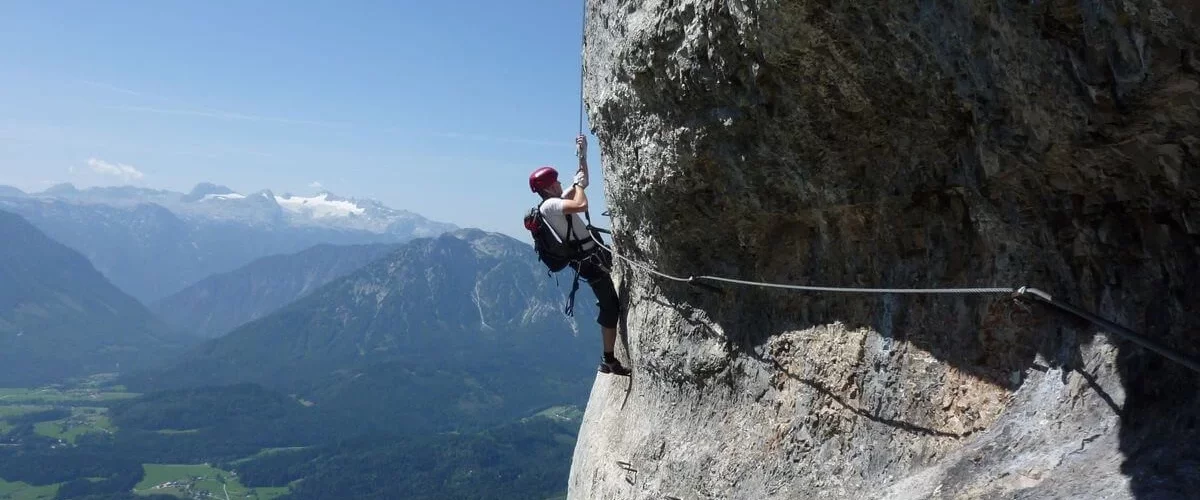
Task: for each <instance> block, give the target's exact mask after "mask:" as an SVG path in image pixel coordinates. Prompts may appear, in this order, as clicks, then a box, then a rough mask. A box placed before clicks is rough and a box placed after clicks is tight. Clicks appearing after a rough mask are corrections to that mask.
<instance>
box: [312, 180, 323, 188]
mask: <svg viewBox="0 0 1200 500" xmlns="http://www.w3.org/2000/svg"><path fill="white" fill-rule="evenodd" d="M308 187H310V188H316V189H321V188H323V187H325V186H323V185H322V184H321V183H320V182H319V181H312V184H309V185H308Z"/></svg>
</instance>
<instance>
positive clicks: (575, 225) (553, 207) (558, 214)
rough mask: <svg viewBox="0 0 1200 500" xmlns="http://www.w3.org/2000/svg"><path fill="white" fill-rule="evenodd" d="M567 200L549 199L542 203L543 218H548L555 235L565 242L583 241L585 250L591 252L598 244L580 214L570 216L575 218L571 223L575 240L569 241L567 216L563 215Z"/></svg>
mask: <svg viewBox="0 0 1200 500" xmlns="http://www.w3.org/2000/svg"><path fill="white" fill-rule="evenodd" d="M566 201H567V200H564V199H562V198H547V199H546V201H544V202H542V206H541V209H540V210H541V212H542V216H543V217H545V218H546V222H549V223H550V228H551V229H553V230H554V234H556V235H558V237H559V238H560V239H563V240H565V241H570V240H581V241H583V242H584V243H583V247H582V248H583V249H584V250H591V249H592V248H594V247H595V246H596V242H594V241H592V237H591V236H590V235H589V234H588V230H587V223H586V222H584V221H583V218H581V217H579V214H570V217H572V218H573V220H572V221H571V233H572V234H573V235H574V238H570V239H567V238H565V236H566V235H567V217H568V216H567V215H566V214H563V203H565V202H566Z"/></svg>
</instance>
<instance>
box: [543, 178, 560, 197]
mask: <svg viewBox="0 0 1200 500" xmlns="http://www.w3.org/2000/svg"><path fill="white" fill-rule="evenodd" d="M546 192H547V193H549V194H550V196H562V194H563V188H562V183H561V182H558V181H554V184H553V185H551V186H550V188H549V189H547V190H546Z"/></svg>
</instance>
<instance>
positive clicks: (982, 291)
mask: <svg viewBox="0 0 1200 500" xmlns="http://www.w3.org/2000/svg"><path fill="white" fill-rule="evenodd" d="M591 237H592V241H593V242H595V243H596V244H597V245H600V247H601V248H603V249H605V250H607V251H608V253H610V254H612V255H613V256H615V257H617V258H619V259H621V260H623V261H625V262H627V263H629V265H631V266H634V267H636V268H638V269H641V270H643V271H646V272H649V273H651V274H654V275H657V276H660V277H663V278H666V279H669V280H673V281H680V282H684V283H694V282H695V281H697V280H709V281H719V282H723V283H733V284H737V285H748V286H758V287H767V288H784V289H788V290H807V291H812V292H837V293H877V294H886V293H907V294H964V295H971V294H977V295H987V294H1011V293H1013V292H1016V291H1017V289H1016V288H1011V287H993V288H853V287H833V286H807V285H785V284H781V283H767V282H762V281H748V280H739V279H733V278H723V277H720V276H708V275H701V276H688V277H687V278H683V277H680V276H672V275H670V274H667V273H664V272H662V271H659V270H657V269H655V268H654V267H653V266H650V265H649V264H646V263H644V262H639V261H636V260H633V259H631V258H629V257H626V256H624V255H621V254H619V253H617V252H616V251H614V250H613V249H612V248H611V247H609V246H607V245H605V244H604V243H602V242H601V241H600V240H598V239H596V235H595V234H592V235H591Z"/></svg>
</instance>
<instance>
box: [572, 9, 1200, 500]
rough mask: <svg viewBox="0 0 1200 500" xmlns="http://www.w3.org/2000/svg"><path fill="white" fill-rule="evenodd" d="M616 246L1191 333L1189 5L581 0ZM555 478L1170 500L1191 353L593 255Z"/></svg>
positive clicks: (865, 492) (934, 304)
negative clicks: (568, 465) (587, 355)
mask: <svg viewBox="0 0 1200 500" xmlns="http://www.w3.org/2000/svg"><path fill="white" fill-rule="evenodd" d="M587 8H588V13H589V16H588V22H587V27H586V30H587V33H586V35H587V44H586V47H585V68H586V69H585V81H586V88H585V101H586V104H587V109H588V114H589V118H590V123H591V124H592V127H593V131H594V132H595V134H596V136H597V138H598V139H599V142H600V147H601V153H602V158H603V165H602V169H603V175H604V188H605V194H606V197H607V200H608V203H609V205H610V207H612V209H613V217H612V224H613V229H614V230H615V236H614V239H615V246H616V249H617V251H618V252H619V253H622V254H625V255H627V256H629V257H631V258H635V259H638V260H640V261H645V262H648V263H650V264H652V265H653V266H655V267H657V268H659V269H661V270H663V271H666V272H669V273H672V274H676V275H681V276H689V275H701V274H712V275H720V276H728V277H735V278H741V279H749V280H760V281H770V282H784V283H802V284H814V285H832V286H881V287H883V286H886V287H963V286H1021V285H1030V286H1035V287H1038V288H1041V289H1043V290H1046V291H1048V292H1050V293H1051V294H1053V295H1054V296H1055V297H1057V298H1061V299H1063V300H1066V301H1068V302H1070V303H1073V304H1076V305H1079V306H1081V307H1083V308H1084V309H1088V310H1091V311H1095V312H1097V313H1099V314H1101V315H1103V316H1105V317H1107V318H1110V319H1112V320H1114V321H1117V322H1118V323H1122V324H1124V325H1127V326H1129V327H1131V328H1133V329H1135V330H1137V331H1139V332H1142V333H1143V334H1144V335H1146V336H1147V337H1150V338H1153V339H1156V340H1157V341H1159V342H1161V343H1163V344H1166V345H1168V346H1170V347H1171V348H1172V349H1175V350H1177V351H1179V352H1182V353H1185V354H1187V355H1190V356H1192V357H1193V358H1197V357H1200V348H1197V347H1196V340H1197V338H1200V335H1198V333H1197V332H1200V314H1198V313H1197V312H1196V311H1197V310H1198V309H1200V306H1198V305H1197V304H1200V287H1196V286H1195V285H1194V283H1196V282H1197V280H1200V73H1198V71H1200V56H1198V55H1197V53H1198V52H1197V50H1198V49H1200V6H1197V5H1196V4H1195V2H1191V1H1187V0H1084V1H1074V0H1072V1H1067V0H1052V1H1037V2H1017V1H986V2H985V1H976V0H965V1H961V2H932V1H920V2H880V1H866V2H817V1H806V0H792V1H765V0H764V1H736V0H728V1H720V2H698V1H689V0H645V1H641V2H629V1H620V2H618V1H598V0H591V1H589V2H588V7H587ZM616 273H617V277H618V280H619V282H620V285H619V288H620V289H621V292H622V295H623V298H624V300H625V301H626V303H627V306H626V307H627V313H626V315H625V318H624V320H623V324H622V335H623V337H622V340H623V344H624V349H623V350H622V352H621V353H620V355H621V356H622V357H625V358H627V359H629V360H630V364H631V365H632V367H633V368H634V370H635V373H634V376H633V377H632V378H629V379H626V378H616V377H611V376H600V377H598V378H597V380H596V382H595V386H594V387H593V390H592V396H591V400H590V402H589V404H588V408H587V412H586V415H585V417H584V423H583V427H582V429H581V432H580V435H579V441H578V444H577V447H576V451H575V456H574V460H573V464H572V470H571V477H570V492H569V496H570V498H573V499H574V498H579V499H601V498H657V499H662V498H677V499H700V498H747V499H750V498H754V499H759V498H810V497H811V498H1188V497H1200V493H1198V492H1200V446H1198V445H1200V431H1198V430H1197V422H1198V420H1200V418H1198V417H1200V402H1198V401H1200V398H1198V397H1197V396H1198V395H1200V391H1198V389H1197V387H1198V385H1197V381H1198V379H1197V375H1196V374H1194V373H1192V372H1190V371H1187V370H1186V369H1184V368H1182V367H1180V366H1178V365H1176V364H1173V363H1172V362H1170V361H1167V360H1164V359H1162V358H1160V357H1158V356H1155V355H1153V354H1150V353H1147V352H1146V351H1144V350H1142V349H1140V348H1138V347H1136V346H1133V345H1131V344H1129V343H1127V342H1125V341H1122V340H1120V339H1119V338H1118V337H1114V336H1112V335H1111V334H1108V333H1106V332H1103V331H1100V330H1099V329H1097V328H1096V327H1094V326H1092V325H1090V324H1087V323H1083V322H1080V321H1077V320H1074V319H1072V318H1070V317H1066V316H1063V315H1061V314H1057V313H1055V312H1054V311H1051V310H1049V309H1046V308H1044V307H1041V306H1038V305H1036V304H1035V305H1032V306H1024V305H1020V304H1017V303H1015V302H1014V301H1012V300H1010V299H1008V298H1007V297H1004V296H994V295H993V296H978V295H966V296H908V295H882V296H863V295H849V294H827V293H808V292H795V291H783V290H771V289H758V288H749V287H742V286H738V285H729V286H723V287H722V288H723V289H724V293H723V294H716V293H711V292H708V291H706V290H704V289H701V288H697V287H694V286H690V285H688V284H685V283H676V282H672V281H669V280H664V279H661V278H656V277H653V276H650V275H648V274H646V273H644V272H641V271H639V270H638V269H636V268H634V267H631V266H629V265H624V264H621V265H618V266H617V270H616Z"/></svg>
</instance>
